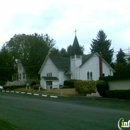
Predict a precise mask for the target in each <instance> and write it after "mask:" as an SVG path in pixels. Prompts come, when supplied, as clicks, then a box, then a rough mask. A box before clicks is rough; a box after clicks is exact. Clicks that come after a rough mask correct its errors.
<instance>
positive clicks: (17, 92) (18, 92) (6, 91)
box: [1, 90, 58, 98]
mask: <svg viewBox="0 0 130 130" xmlns="http://www.w3.org/2000/svg"><path fill="white" fill-rule="evenodd" d="M1 92H5V93H16V94H27V95H34V96H42V97H50V98H58V96H54V95H46V94H39V93H31V92H20V91H9V90H2V91H1Z"/></svg>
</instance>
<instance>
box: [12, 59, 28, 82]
mask: <svg viewBox="0 0 130 130" xmlns="http://www.w3.org/2000/svg"><path fill="white" fill-rule="evenodd" d="M26 80H27V75H26V71H25V69H24V67H23V65H22V63H21V61H18V63H17V73H16V74H14V75H13V76H12V81H19V82H21V81H22V82H25V81H26Z"/></svg>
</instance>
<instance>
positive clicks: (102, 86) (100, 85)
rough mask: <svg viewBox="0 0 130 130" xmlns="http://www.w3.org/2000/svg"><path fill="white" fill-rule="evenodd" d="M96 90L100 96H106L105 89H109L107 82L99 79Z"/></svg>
mask: <svg viewBox="0 0 130 130" xmlns="http://www.w3.org/2000/svg"><path fill="white" fill-rule="evenodd" d="M96 87H97V91H98V93H99V94H100V95H101V96H102V97H106V91H107V90H109V86H108V83H107V82H105V81H103V80H101V81H97V83H96Z"/></svg>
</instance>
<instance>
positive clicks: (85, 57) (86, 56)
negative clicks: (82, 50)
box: [81, 54, 94, 66]
mask: <svg viewBox="0 0 130 130" xmlns="http://www.w3.org/2000/svg"><path fill="white" fill-rule="evenodd" d="M93 55H94V54H88V55H83V56H82V65H83V64H84V63H85V62H86V61H88V60H89V59H90V57H92V56H93ZM82 65H81V66H82Z"/></svg>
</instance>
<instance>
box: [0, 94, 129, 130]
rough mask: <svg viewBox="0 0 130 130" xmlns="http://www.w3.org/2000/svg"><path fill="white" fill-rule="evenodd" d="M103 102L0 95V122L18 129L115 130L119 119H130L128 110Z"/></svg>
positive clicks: (82, 99)
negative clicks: (2, 121)
mask: <svg viewBox="0 0 130 130" xmlns="http://www.w3.org/2000/svg"><path fill="white" fill-rule="evenodd" d="M103 102H104V105H103V107H100V106H99V107H98V106H95V105H94V103H96V100H95V99H91V98H89V99H86V98H58V99H52V98H46V97H37V96H30V95H22V94H13V93H2V92H0V119H2V120H4V121H6V122H8V123H11V124H12V125H15V126H16V127H18V128H19V130H103V129H105V130H118V128H117V122H118V120H119V119H120V118H121V117H124V118H125V119H127V120H128V119H130V111H129V109H128V108H126V109H122V108H119V109H117V108H110V107H105V101H103ZM113 103H114V102H113ZM127 103H129V102H127ZM101 104H102V103H101ZM115 105H116V104H115ZM117 105H118V103H117ZM119 107H120V106H119Z"/></svg>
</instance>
